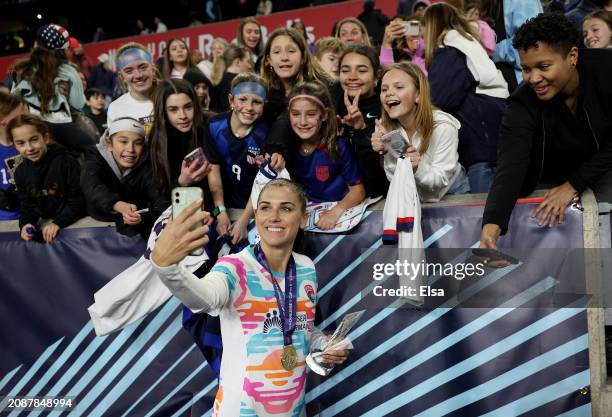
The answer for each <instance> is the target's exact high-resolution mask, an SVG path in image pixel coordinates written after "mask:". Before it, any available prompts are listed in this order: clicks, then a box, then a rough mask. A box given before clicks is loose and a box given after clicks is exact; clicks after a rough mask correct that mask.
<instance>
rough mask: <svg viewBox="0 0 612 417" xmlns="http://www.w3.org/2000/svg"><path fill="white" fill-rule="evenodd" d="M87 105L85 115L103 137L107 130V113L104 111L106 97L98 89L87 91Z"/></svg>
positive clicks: (84, 110)
mask: <svg viewBox="0 0 612 417" xmlns="http://www.w3.org/2000/svg"><path fill="white" fill-rule="evenodd" d="M85 98H86V99H87V105H86V106H85V108H84V109H83V113H85V115H86V116H87V117H89V118H90V119H91V121H92V122H94V124H95V125H96V128H97V129H98V135H102V133H104V131H105V130H106V111H105V110H104V102H105V96H104V93H102V91H100V90H99V89H97V88H90V89H88V90H87V91H85Z"/></svg>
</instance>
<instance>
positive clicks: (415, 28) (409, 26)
mask: <svg viewBox="0 0 612 417" xmlns="http://www.w3.org/2000/svg"><path fill="white" fill-rule="evenodd" d="M420 33H421V23H420V22H419V21H418V20H411V21H409V22H407V23H404V36H419V34H420Z"/></svg>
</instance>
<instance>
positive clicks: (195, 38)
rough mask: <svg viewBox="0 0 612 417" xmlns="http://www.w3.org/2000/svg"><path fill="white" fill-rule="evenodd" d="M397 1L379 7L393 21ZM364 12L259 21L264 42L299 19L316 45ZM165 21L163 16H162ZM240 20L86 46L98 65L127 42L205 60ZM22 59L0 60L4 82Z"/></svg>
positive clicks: (293, 14) (349, 9)
mask: <svg viewBox="0 0 612 417" xmlns="http://www.w3.org/2000/svg"><path fill="white" fill-rule="evenodd" d="M397 3H398V0H379V1H378V2H377V4H376V7H377V8H380V9H381V10H382V12H383V13H384V14H386V15H387V16H389V17H390V18H391V17H393V16H395V12H396V9H397ZM362 10H363V1H361V0H354V1H346V2H342V3H335V4H331V5H324V6H317V7H309V8H306V9H296V10H290V11H286V12H280V13H274V14H271V15H269V16H258V17H257V19H258V21H259V22H260V23H261V25H262V32H263V37H264V40H265V39H267V35H268V34H269V33H271V32H272V31H273V30H274V29H276V28H278V27H288V26H291V24H292V23H293V20H294V19H296V18H299V19H301V20H302V22H304V26H305V27H306V31H307V33H308V40H309V42H310V43H314V42H315V41H316V40H317V39H319V38H321V37H323V36H330V35H331V30H332V27H333V26H334V23H336V22H337V21H338V20H340V19H343V18H345V17H349V16H353V17H357V16H358V15H359V14H360V13H361V12H362ZM162 17H163V16H162ZM239 22H240V20H238V19H235V20H228V21H224V22H219V23H211V24H206V25H202V26H198V27H194V28H183V29H176V30H170V31H168V32H165V33H156V34H152V35H141V36H130V37H127V38H118V39H112V40H108V41H104V42H97V43H89V44H85V45H84V49H85V54H86V55H87V56H88V57H90V58H91V59H92V61H94V62H95V63H97V59H96V58H97V57H98V56H99V55H100V54H102V53H107V54H109V56H110V57H111V62H113V63H114V61H115V53H116V50H117V48H119V46H121V45H123V44H124V43H127V42H139V43H142V44H143V45H145V46H146V47H147V48H148V49H149V51H151V53H152V54H153V56H154V59H157V58H158V57H159V56H160V54H161V52H162V51H163V49H164V47H165V46H166V42H167V41H168V40H169V39H171V38H173V37H179V38H183V39H184V40H185V42H186V43H187V45H188V46H189V48H190V49H199V50H200V52H202V56H203V57H204V59H207V57H208V56H209V54H210V48H211V45H212V41H213V40H214V38H217V37H222V38H225V39H226V40H228V41H232V40H233V39H234V38H235V37H236V31H237V29H238V25H239ZM22 56H23V55H20V56H17V55H12V56H7V57H2V58H0V79H3V78H4V76H5V74H6V72H7V71H8V68H9V67H10V66H11V65H12V64H13V62H15V61H16V60H17V59H20V58H21V57H22Z"/></svg>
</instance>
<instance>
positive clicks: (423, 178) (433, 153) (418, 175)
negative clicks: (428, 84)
mask: <svg viewBox="0 0 612 417" xmlns="http://www.w3.org/2000/svg"><path fill="white" fill-rule="evenodd" d="M433 116H434V129H433V133H432V136H431V139H430V141H429V148H427V152H425V154H424V155H421V161H420V162H419V167H418V168H417V170H416V172H415V173H414V179H415V181H416V185H417V190H418V192H419V197H420V199H421V201H422V202H424V203H435V202H437V201H440V199H441V198H442V197H444V195H445V194H446V192H447V191H448V189H449V188H450V186H451V185H452V184H453V182H454V181H455V178H456V177H457V175H459V172H460V171H461V164H459V153H458V152H457V146H458V145H459V128H460V127H461V123H459V121H458V120H457V119H455V118H454V117H453V116H451V115H450V114H448V113H445V112H443V111H441V110H434V112H433ZM400 130H401V131H402V133H403V135H404V137H405V138H406V139H407V140H408V142H410V143H411V144H412V145H413V146H414V147H415V148H417V149H418V148H419V145H420V144H421V140H422V138H421V136H420V135H419V134H418V133H415V134H414V135H413V137H412V138H408V135H407V134H406V131H405V130H404V129H400ZM396 165H397V159H396V158H395V157H394V156H393V155H391V154H390V153H387V154H386V155H385V174H386V175H387V179H388V180H389V181H391V180H392V179H393V174H394V173H395V167H396Z"/></svg>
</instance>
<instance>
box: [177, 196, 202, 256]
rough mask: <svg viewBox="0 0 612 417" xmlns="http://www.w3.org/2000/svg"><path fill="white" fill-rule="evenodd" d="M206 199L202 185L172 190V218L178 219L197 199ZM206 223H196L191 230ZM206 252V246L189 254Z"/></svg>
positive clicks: (196, 254)
mask: <svg viewBox="0 0 612 417" xmlns="http://www.w3.org/2000/svg"><path fill="white" fill-rule="evenodd" d="M199 200H202V201H203V200H204V194H203V192H202V189H201V188H200V187H176V188H174V189H173V190H172V219H176V218H178V217H179V216H180V214H181V212H183V210H185V209H186V208H187V207H189V206H190V205H191V204H193V203H194V202H196V201H199ZM198 211H199V212H202V211H203V210H202V207H200V208H199V210H198ZM203 225H204V222H198V223H196V224H195V225H194V226H193V227H192V228H191V230H194V229H197V228H200V227H202V226H203ZM203 253H204V247H203V246H202V247H200V248H197V249H194V250H193V251H191V252H190V253H189V254H190V255H193V256H200V255H202V254H203Z"/></svg>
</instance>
